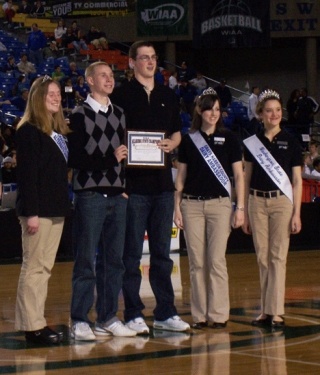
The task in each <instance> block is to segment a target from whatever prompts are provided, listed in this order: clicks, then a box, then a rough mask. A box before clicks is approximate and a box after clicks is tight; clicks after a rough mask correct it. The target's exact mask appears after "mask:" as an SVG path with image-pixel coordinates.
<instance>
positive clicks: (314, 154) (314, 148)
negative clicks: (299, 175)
mask: <svg viewBox="0 0 320 375" xmlns="http://www.w3.org/2000/svg"><path fill="white" fill-rule="evenodd" d="M318 146H319V143H318V142H317V141H315V140H311V141H310V142H309V144H308V150H309V152H308V153H306V155H305V159H304V165H305V167H304V172H305V173H306V174H311V172H312V171H313V161H314V160H315V159H316V158H318V157H320V155H319V150H318Z"/></svg>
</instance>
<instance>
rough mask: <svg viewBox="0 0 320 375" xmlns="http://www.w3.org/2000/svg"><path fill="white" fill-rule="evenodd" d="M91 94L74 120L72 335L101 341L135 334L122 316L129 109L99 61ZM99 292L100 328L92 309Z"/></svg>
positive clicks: (89, 72)
mask: <svg viewBox="0 0 320 375" xmlns="http://www.w3.org/2000/svg"><path fill="white" fill-rule="evenodd" d="M85 76H86V81H87V83H88V85H89V86H90V91H91V94H89V95H88V97H87V99H86V100H85V102H84V103H83V105H82V106H80V107H77V108H76V109H75V110H74V112H73V114H72V116H71V118H70V128H71V130H72V132H71V133H70V135H69V137H68V140H69V166H70V167H71V168H73V190H74V193H75V212H74V224H73V225H74V228H73V245H74V254H75V263H74V269H73V278H72V288H73V290H72V301H71V320H72V327H71V337H72V338H74V339H75V340H84V341H89V340H95V338H96V336H108V335H114V336H135V335H136V332H135V331H133V330H131V329H129V328H128V327H126V326H125V325H123V323H122V322H121V321H120V320H119V319H118V318H117V316H116V314H117V311H118V296H119V293H120V290H121V287H122V278H123V273H124V265H123V262H122V256H123V247H124V240H125V226H126V208H127V196H126V194H125V193H124V166H123V160H124V159H125V158H126V157H127V152H128V150H127V147H126V146H125V145H124V144H123V143H124V135H125V134H124V129H125V119H124V114H123V110H122V109H121V108H120V107H118V106H116V105H113V104H112V103H111V101H110V99H109V95H110V94H111V92H112V91H113V88H114V82H115V81H114V76H113V72H112V70H111V68H110V66H109V65H108V64H107V63H105V62H95V63H93V64H91V65H90V66H88V68H87V69H86V72H85ZM95 286H96V288H97V301H96V312H97V319H96V322H95V325H94V327H93V326H92V324H91V321H90V319H89V316H88V314H89V311H90V309H91V307H92V305H93V302H94V288H95Z"/></svg>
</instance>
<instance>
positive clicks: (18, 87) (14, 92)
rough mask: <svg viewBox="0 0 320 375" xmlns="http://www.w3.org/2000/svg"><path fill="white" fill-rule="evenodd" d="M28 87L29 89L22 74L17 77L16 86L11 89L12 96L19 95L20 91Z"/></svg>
mask: <svg viewBox="0 0 320 375" xmlns="http://www.w3.org/2000/svg"><path fill="white" fill-rule="evenodd" d="M28 87H29V83H28V81H27V79H26V76H25V75H24V74H21V75H20V76H19V77H18V80H17V82H16V84H15V85H14V86H13V88H12V96H17V95H20V94H21V90H22V89H24V88H28Z"/></svg>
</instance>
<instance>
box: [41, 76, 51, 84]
mask: <svg viewBox="0 0 320 375" xmlns="http://www.w3.org/2000/svg"><path fill="white" fill-rule="evenodd" d="M49 80H50V81H52V78H51V77H50V76H48V74H46V75H45V76H44V77H43V78H42V83H45V82H47V81H49Z"/></svg>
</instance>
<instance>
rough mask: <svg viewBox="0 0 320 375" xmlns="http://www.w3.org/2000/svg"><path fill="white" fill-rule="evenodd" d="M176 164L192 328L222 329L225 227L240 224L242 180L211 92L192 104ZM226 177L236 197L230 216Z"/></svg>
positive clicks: (237, 150)
mask: <svg viewBox="0 0 320 375" xmlns="http://www.w3.org/2000/svg"><path fill="white" fill-rule="evenodd" d="M178 159H179V164H178V174H177V180H176V193H175V218H174V221H175V223H176V225H177V227H178V228H180V229H183V230H184V234H185V238H186V243H187V250H188V255H189V263H190V279H191V313H192V318H193V320H194V324H193V328H197V329H201V328H202V327H206V326H208V324H209V322H211V323H212V327H213V328H224V327H226V325H227V321H228V319H229V309H230V307H229V286H228V272H227V265H226V258H225V253H226V247H227V241H228V238H229V235H230V231H231V226H233V227H234V228H237V227H240V226H241V225H242V224H243V222H244V177H243V169H242V160H241V159H242V153H241V146H240V142H239V141H238V139H237V138H236V136H235V135H234V134H233V133H231V132H230V131H228V130H226V129H224V128H223V122H222V116H221V104H220V100H219V98H218V95H217V93H216V92H215V91H214V90H213V89H212V88H209V89H207V90H205V91H204V92H203V94H202V95H200V96H199V97H197V99H196V107H195V111H194V115H193V120H192V126H191V130H190V133H189V134H186V135H185V136H184V137H183V138H182V141H181V144H180V146H179V158H178ZM231 175H233V177H234V181H235V189H236V194H237V205H236V207H235V210H234V211H233V209H232V202H231V183H230V179H229V176H231Z"/></svg>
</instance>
